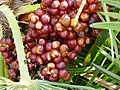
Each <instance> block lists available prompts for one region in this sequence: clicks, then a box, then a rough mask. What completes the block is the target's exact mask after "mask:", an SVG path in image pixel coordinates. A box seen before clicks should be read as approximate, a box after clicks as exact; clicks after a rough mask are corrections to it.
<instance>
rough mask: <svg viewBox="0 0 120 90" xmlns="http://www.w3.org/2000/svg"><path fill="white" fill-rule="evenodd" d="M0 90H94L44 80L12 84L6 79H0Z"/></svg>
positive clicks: (92, 89)
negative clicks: (68, 89)
mask: <svg viewBox="0 0 120 90" xmlns="http://www.w3.org/2000/svg"><path fill="white" fill-rule="evenodd" d="M0 85H3V86H2V87H0V90H4V89H7V90H67V88H76V89H79V90H80V89H82V90H95V89H94V88H92V87H87V86H78V85H69V84H63V83H58V82H50V81H45V80H30V81H26V82H13V81H11V80H9V79H7V78H4V77H0Z"/></svg>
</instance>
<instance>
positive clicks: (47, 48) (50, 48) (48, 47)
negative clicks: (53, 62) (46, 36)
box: [45, 42, 52, 51]
mask: <svg viewBox="0 0 120 90" xmlns="http://www.w3.org/2000/svg"><path fill="white" fill-rule="evenodd" d="M45 49H46V50H47V51H50V50H52V43H51V42H48V43H47V44H46V46H45Z"/></svg>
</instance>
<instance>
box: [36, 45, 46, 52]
mask: <svg viewBox="0 0 120 90" xmlns="http://www.w3.org/2000/svg"><path fill="white" fill-rule="evenodd" d="M36 52H37V54H43V53H44V52H45V49H44V47H43V46H41V45H38V46H37V47H36Z"/></svg>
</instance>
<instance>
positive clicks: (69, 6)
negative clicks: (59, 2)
mask: <svg viewBox="0 0 120 90" xmlns="http://www.w3.org/2000/svg"><path fill="white" fill-rule="evenodd" d="M67 2H68V8H69V9H71V8H72V7H73V4H74V3H73V1H72V0H67Z"/></svg>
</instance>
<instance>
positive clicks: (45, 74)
mask: <svg viewBox="0 0 120 90" xmlns="http://www.w3.org/2000/svg"><path fill="white" fill-rule="evenodd" d="M48 72H49V70H48V68H44V69H43V70H42V75H43V76H47V75H48Z"/></svg>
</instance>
